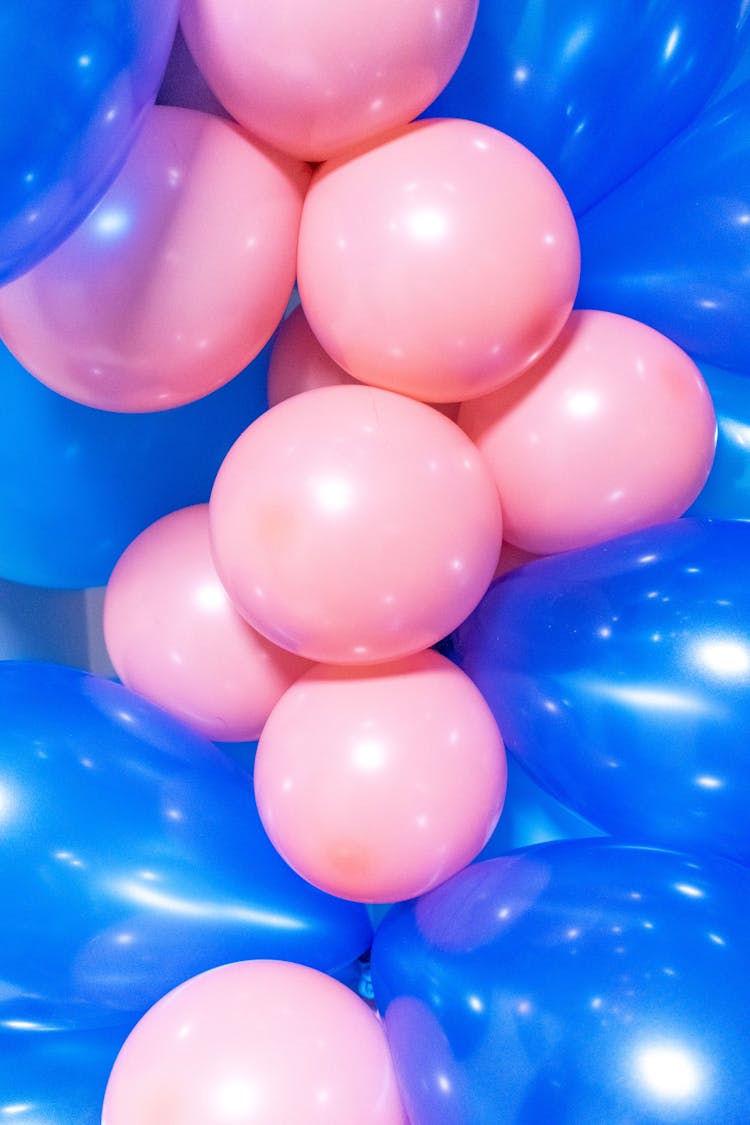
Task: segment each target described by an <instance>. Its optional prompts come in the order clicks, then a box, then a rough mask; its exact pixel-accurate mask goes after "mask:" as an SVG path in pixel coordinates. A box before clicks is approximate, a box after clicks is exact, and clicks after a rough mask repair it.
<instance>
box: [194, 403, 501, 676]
mask: <svg viewBox="0 0 750 1125" xmlns="http://www.w3.org/2000/svg"><path fill="white" fill-rule="evenodd" d="M209 514H210V528H211V541H212V547H213V554H214V561H215V563H216V568H217V571H218V573H219V576H220V578H221V581H222V583H223V585H224V586H225V588H226V590H227V592H228V593H229V596H230V598H231V599H232V601H233V603H234V605H235V606H236V608H237V609H238V610H239V612H240V613H241V614H242V615H243V616H244V617H245V619H246V620H247V621H249V623H250V624H251V625H252V626H253V627H254V628H256V629H258V631H259V632H261V633H263V634H264V636H266V637H268V638H269V640H272V641H274V643H276V644H279V645H281V646H282V647H285V648H288V649H290V650H291V651H293V652H297V653H299V654H300V655H302V656H306V657H308V658H309V659H311V660H316V661H320V662H323V663H328V664H377V663H382V662H383V661H388V660H394V659H397V658H399V657H401V656H406V655H409V654H410V653H414V652H419V651H420V650H422V649H425V648H429V647H430V646H431V645H433V644H435V643H436V642H437V641H439V640H440V639H441V638H442V637H444V636H446V635H447V634H448V633H450V632H452V630H453V629H454V628H456V626H457V625H459V624H460V622H462V621H463V620H464V619H465V618H466V617H467V616H468V614H469V613H470V612H471V611H472V609H474V607H475V606H476V605H477V603H478V602H479V600H480V599H481V597H482V595H483V594H484V593H485V591H486V589H487V587H488V586H489V584H490V581H491V580H492V576H493V574H494V572H495V567H496V566H497V561H498V557H499V554H500V542H501V539H502V516H501V511H500V501H499V498H498V494H497V488H496V486H495V484H494V481H493V480H492V476H491V474H490V472H489V469H488V467H487V466H486V465H485V464H484V461H483V459H482V457H481V455H480V454H479V452H478V450H477V448H476V446H475V445H473V443H472V442H471V441H469V439H468V438H467V437H466V435H465V434H464V433H463V431H462V430H460V429H459V427H458V426H457V425H456V424H455V423H453V422H451V421H449V420H448V419H447V418H444V417H443V416H441V415H440V414H439V413H438V412H437V411H436V410H432V409H431V408H430V407H429V406H425V405H424V404H423V403H419V402H415V401H413V400H412V399H409V398H405V397H404V396H403V395H397V394H392V393H391V392H389V391H383V390H378V389H375V388H373V387H365V386H338V387H322V388H319V389H317V390H314V391H307V392H306V393H305V394H301V395H297V396H296V397H294V398H290V399H287V400H286V401H284V402H282V403H279V405H278V406H274V407H272V408H271V409H270V410H269V411H267V412H266V413H265V414H264V415H262V416H261V417H260V418H258V419H257V420H256V421H255V422H253V423H252V425H251V426H250V427H249V428H248V429H247V430H246V431H245V432H244V434H242V435H241V436H240V437H239V438H238V440H237V441H236V442H235V444H234V446H233V447H232V449H231V450H230V451H229V453H228V454H227V457H226V459H225V460H224V462H223V464H222V466H221V468H220V469H219V473H218V475H217V478H216V483H215V485H214V488H213V492H212V494H211V500H210V504H209Z"/></svg>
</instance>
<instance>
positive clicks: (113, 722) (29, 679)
mask: <svg viewBox="0 0 750 1125" xmlns="http://www.w3.org/2000/svg"><path fill="white" fill-rule="evenodd" d="M0 716H1V717H2V720H1V721H2V730H1V732H0V740H1V741H2V758H1V764H0V840H1V841H2V850H1V851H0V893H1V894H2V899H3V901H4V902H5V903H6V904H7V910H6V913H5V922H4V930H3V942H2V947H0V981H2V992H1V993H0V1021H8V1020H23V1021H32V1022H33V1023H42V1024H50V1023H54V1024H56V1025H58V1026H67V1027H75V1026H78V1027H85V1026H92V1025H96V1026H108V1025H114V1024H117V1023H125V1022H127V1021H128V1019H130V1020H131V1022H132V1021H133V1020H134V1019H135V1018H136V1017H137V1016H139V1015H140V1014H141V1013H142V1012H143V1011H144V1010H145V1009H146V1008H147V1007H148V1006H149V1005H150V1004H152V1003H154V1002H155V1000H157V999H158V998H159V997H160V996H162V995H163V994H164V993H165V992H166V991H167V990H168V989H169V988H171V987H173V986H174V985H176V984H178V983H180V982H181V981H183V980H185V979H186V978H187V977H189V976H191V975H193V974H194V973H195V972H200V971H202V970H203V969H206V968H211V967H213V966H215V965H219V964H223V963H225V962H228V961H233V960H239V959H242V958H244V957H263V956H273V957H288V958H290V959H292V960H299V961H303V962H308V963H310V964H313V965H316V966H319V967H323V968H333V967H336V966H338V965H341V964H345V963H347V962H348V961H350V960H352V959H353V958H354V957H356V956H358V955H359V953H361V952H362V949H363V948H365V947H366V946H367V943H368V940H369V922H368V920H367V918H366V914H365V912H364V911H363V909H362V908H361V907H358V906H354V905H353V904H350V903H344V902H341V901H339V900H334V899H330V898H327V897H326V896H324V895H322V894H321V893H320V892H318V891H315V890H313V888H311V887H310V886H309V885H307V884H306V883H304V882H303V881H302V880H301V879H299V878H298V877H297V876H296V875H294V874H293V872H292V871H291V870H290V869H289V868H288V867H287V866H286V865H285V864H284V863H283V861H282V860H281V859H279V857H278V856H277V854H276V852H275V851H274V850H273V848H272V847H271V844H270V843H269V841H268V839H267V837H266V835H265V832H264V831H263V828H262V826H261V824H260V821H259V819H258V816H257V812H256V810H255V805H254V802H253V799H252V792H251V787H250V786H249V784H248V782H247V779H246V777H245V776H243V775H242V774H241V773H240V772H239V771H238V770H237V768H236V767H235V766H234V764H233V763H232V762H231V761H230V760H229V759H228V758H227V757H225V756H224V755H223V754H222V753H221V752H220V751H219V750H217V749H216V748H215V747H214V746H213V745H212V744H211V743H209V742H208V741H207V740H204V739H203V738H201V737H200V736H199V735H196V734H193V733H191V732H190V731H188V730H187V728H185V727H183V726H182V724H180V723H178V722H177V721H176V720H174V719H172V718H171V717H170V716H168V715H167V714H166V713H165V712H164V711H160V710H158V709H157V708H155V707H153V706H152V705H151V704H149V703H147V702H146V701H145V700H142V699H140V698H139V697H138V696H136V695H134V694H132V693H131V692H129V691H128V690H127V689H126V688H123V687H121V686H119V685H117V684H114V683H111V682H110V681H108V680H102V679H98V678H97V677H94V676H87V675H85V674H84V673H80V672H73V671H71V670H69V669H65V668H61V667H55V666H53V665H35V664H20V663H18V664H17V663H6V664H2V665H0Z"/></svg>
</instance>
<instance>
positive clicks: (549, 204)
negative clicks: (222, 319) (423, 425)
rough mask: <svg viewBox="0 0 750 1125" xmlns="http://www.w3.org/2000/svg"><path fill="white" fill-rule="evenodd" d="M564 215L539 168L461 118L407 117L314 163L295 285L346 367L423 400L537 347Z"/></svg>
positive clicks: (510, 368) (456, 397)
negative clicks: (395, 127)
mask: <svg viewBox="0 0 750 1125" xmlns="http://www.w3.org/2000/svg"><path fill="white" fill-rule="evenodd" d="M578 273H579V253H578V235H577V233H576V227H575V222H574V220H573V216H572V214H571V212H570V208H569V207H568V204H567V201H566V200H565V198H564V196H563V194H562V192H561V191H560V189H559V187H558V186H557V184H556V183H555V181H554V180H553V179H552V177H551V176H550V174H549V172H548V171H547V170H546V168H544V167H543V165H542V164H540V163H539V161H538V160H536V158H535V157H533V156H532V155H531V153H530V152H528V151H527V150H526V149H524V148H522V147H521V145H519V144H517V143H516V142H515V141H512V140H511V139H510V138H509V137H506V136H504V135H503V134H502V133H498V132H496V130H494V129H488V128H487V127H486V126H485V125H477V124H476V123H474V122H472V121H430V122H424V121H422V122H417V123H416V124H414V125H409V126H407V127H406V128H404V129H401V130H399V131H398V132H396V133H394V134H392V135H391V136H390V137H389V138H388V139H387V140H385V141H383V142H382V143H381V144H380V145H378V146H376V147H374V148H371V149H369V150H361V151H359V152H357V153H354V154H350V155H349V157H348V158H342V159H340V160H333V161H330V162H329V163H327V164H324V165H323V166H322V167H321V168H319V169H318V171H317V172H316V173H315V175H314V177H313V180H312V184H311V186H310V190H309V192H308V194H307V198H306V199H305V205H304V208H303V212H302V225H301V229H300V243H299V259H298V286H299V292H300V297H301V300H302V307H303V308H304V310H305V314H306V316H307V318H308V320H309V321H310V326H311V327H312V330H313V332H314V333H315V335H316V336H317V337H318V339H319V340H320V342H321V344H322V345H323V347H324V348H325V350H326V351H327V352H329V353H330V355H331V356H332V357H333V358H334V359H335V361H336V362H337V363H338V364H339V365H340V366H341V367H343V368H345V370H347V371H348V372H350V374H352V375H354V376H356V378H358V379H361V380H362V381H363V382H365V383H372V384H374V385H376V386H381V387H385V388H387V389H390V390H394V391H401V392H403V393H404V394H409V395H412V396H413V397H414V398H419V399H424V400H425V401H429V402H461V401H464V400H465V399H468V398H475V397H476V396H477V395H481V394H487V393H488V392H489V391H492V390H494V389H495V387H498V386H500V385H501V384H502V383H505V382H507V381H508V380H509V379H512V378H513V377H514V376H516V375H518V374H519V372H521V371H523V369H524V368H526V367H528V366H529V364H530V363H532V362H533V361H534V360H535V359H537V358H538V357H539V356H540V355H541V354H542V352H543V351H544V350H545V349H546V348H547V347H549V345H550V344H551V343H552V341H553V340H554V338H555V337H556V336H557V334H558V332H559V331H560V329H561V328H562V327H563V324H564V323H565V321H566V319H567V317H568V314H569V313H570V310H571V308H572V307H573V300H574V298H575V293H576V288H577V285H578Z"/></svg>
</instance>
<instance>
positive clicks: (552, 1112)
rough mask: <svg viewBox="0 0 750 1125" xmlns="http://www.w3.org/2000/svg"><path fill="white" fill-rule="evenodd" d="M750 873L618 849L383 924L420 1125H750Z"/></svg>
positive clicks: (509, 862) (518, 859)
mask: <svg viewBox="0 0 750 1125" xmlns="http://www.w3.org/2000/svg"><path fill="white" fill-rule="evenodd" d="M749 892H750V873H749V872H748V871H747V870H745V869H744V868H741V867H738V866H736V865H734V864H729V863H725V862H723V861H719V860H705V861H704V860H697V859H692V858H690V857H688V856H683V855H680V854H678V853H674V852H661V851H658V850H655V849H648V848H634V847H627V846H625V845H622V844H614V843H611V842H609V841H606V840H587V841H569V842H565V843H556V844H549V845H544V846H542V847H539V848H532V849H529V850H527V851H524V852H517V853H514V854H513V855H511V856H507V857H503V858H499V859H495V860H490V861H488V862H486V863H481V864H477V865H476V866H474V867H470V868H467V870H466V871H463V872H461V873H460V874H459V875H456V876H455V877H454V878H453V879H451V880H449V882H447V883H445V884H443V886H442V887H438V888H437V889H436V890H434V891H432V892H431V893H430V894H428V895H425V896H424V897H423V898H421V899H417V900H416V901H415V902H413V903H410V904H405V905H404V906H398V907H395V908H394V909H393V910H392V911H391V912H390V914H389V915H388V916H387V917H386V918H385V920H384V921H383V922H382V923H381V926H380V927H379V929H378V932H377V934H376V938H375V946H374V950H373V962H372V969H373V983H374V986H375V995H376V999H377V1002H378V1006H379V1008H380V1010H381V1012H383V1013H384V1014H385V1023H386V1029H387V1032H388V1039H389V1043H390V1046H391V1050H392V1052H393V1055H394V1059H395V1063H396V1070H397V1073H398V1077H399V1082H400V1084H401V1087H402V1091H403V1093H404V1100H405V1105H406V1110H407V1113H408V1114H409V1119H410V1121H411V1123H412V1125H539V1123H540V1122H554V1123H555V1125H602V1123H603V1122H607V1123H608V1125H633V1123H635V1122H638V1123H639V1125H640V1123H643V1125H646V1123H648V1125H707V1123H708V1122H727V1123H729V1125H744V1122H746V1121H747V1115H748V1106H749V1104H750V1095H748V1084H749V1083H750V1064H749V1063H748V1056H747V1049H746V1048H747V1036H746V1027H747V1006H748V1003H749V1002H750V984H749V983H748V976H747V970H746V961H747V948H748V941H750V922H749V921H748V914H747V909H746V903H747V896H748V893H749Z"/></svg>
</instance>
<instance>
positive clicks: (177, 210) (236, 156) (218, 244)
mask: <svg viewBox="0 0 750 1125" xmlns="http://www.w3.org/2000/svg"><path fill="white" fill-rule="evenodd" d="M309 177H310V169H309V167H308V166H307V165H306V164H302V163H300V162H299V161H294V160H292V159H291V158H289V157H284V156H281V155H279V154H278V153H272V152H270V151H269V150H267V149H265V148H263V147H261V146H260V145H259V144H258V143H257V142H255V141H253V140H251V139H250V138H249V137H248V136H246V134H244V133H243V131H242V130H241V129H240V127H239V126H238V125H235V124H234V123H233V122H229V121H226V120H223V119H221V118H219V117H215V116H212V115H210V114H207V113H201V112H199V111H197V110H191V109H178V108H175V107H172V106H155V107H154V108H153V109H151V110H150V111H149V114H148V116H147V118H146V121H145V123H144V126H143V129H142V131H141V133H140V135H139V137H138V139H137V140H136V142H135V145H134V147H133V149H132V150H131V152H130V154H129V156H128V159H127V162H126V163H125V166H124V167H123V169H122V171H121V172H120V175H119V176H118V177H117V179H116V180H115V182H114V183H113V184H112V186H111V187H110V189H109V191H108V192H107V193H106V195H105V196H104V198H103V199H102V200H101V202H100V203H99V204H98V206H97V207H95V208H94V210H93V211H92V212H91V214H90V215H89V216H88V217H87V218H86V219H85V221H84V222H83V223H82V224H81V226H80V227H78V229H77V230H76V231H74V233H73V234H72V235H71V236H70V238H68V239H67V241H66V242H64V243H63V244H62V246H60V247H59V248H58V249H57V250H55V251H54V252H53V253H52V254H50V255H49V257H47V258H45V259H44V260H43V261H42V262H40V263H39V265H37V266H35V267H34V269H32V270H30V271H29V272H28V273H27V274H25V275H24V276H23V277H21V278H19V279H18V280H17V281H15V282H12V283H11V284H10V285H7V286H5V287H4V288H3V289H2V290H0V335H2V338H3V341H4V342H5V343H6V345H7V346H8V347H9V348H10V350H11V351H12V352H13V354H14V355H15V356H16V357H17V359H18V360H19V361H20V362H21V363H22V364H23V366H24V367H25V368H26V369H27V370H28V371H30V372H31V373H32V374H33V375H35V376H36V377H37V378H38V379H40V380H41V381H42V382H44V383H46V384H47V386H49V387H51V388H52V389H53V390H55V391H57V392H58V393H59V394H62V395H64V396H66V397H67V398H71V399H74V400H75V401H76V402H81V403H84V404H85V405H88V406H94V407H98V408H99V409H101V410H114V411H124V412H131V413H134V412H141V411H152V410H166V409H168V408H171V407H174V406H181V405H182V404H184V403H188V402H192V401H194V400H196V399H198V398H201V397H203V396H204V395H207V394H209V393H210V392H211V391H214V390H216V389H217V388H218V387H220V386H222V385H223V384H225V383H227V382H228V381H229V380H230V379H232V378H233V377H234V376H235V375H237V374H238V373H239V372H240V371H242V369H243V368H244V367H246V366H247V364H248V363H249V362H250V361H251V360H252V359H253V358H254V357H255V356H256V355H257V354H258V352H259V351H260V350H261V348H262V347H263V346H264V344H266V343H267V341H268V340H269V339H270V338H271V336H272V334H273V332H274V330H275V329H276V327H277V325H278V323H279V321H280V320H281V317H282V316H283V314H284V310H285V308H286V305H287V302H288V300H289V296H290V293H291V291H292V287H293V285H294V274H295V256H296V248H297V236H298V231H299V221H300V215H301V209H302V201H303V197H304V194H305V191H306V188H307V185H308V182H309Z"/></svg>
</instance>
